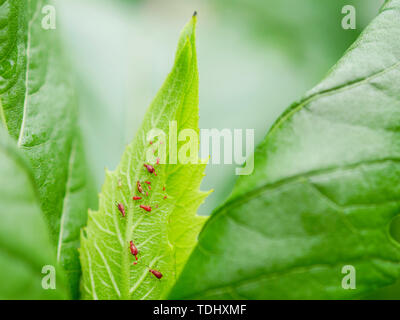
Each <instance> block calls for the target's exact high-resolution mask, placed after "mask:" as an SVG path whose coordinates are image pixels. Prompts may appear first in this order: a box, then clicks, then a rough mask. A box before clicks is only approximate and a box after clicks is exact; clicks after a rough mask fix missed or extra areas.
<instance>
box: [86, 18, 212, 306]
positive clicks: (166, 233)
mask: <svg viewBox="0 0 400 320" xmlns="http://www.w3.org/2000/svg"><path fill="white" fill-rule="evenodd" d="M195 23H196V17H195V16H194V17H193V18H192V20H191V21H190V22H189V23H188V24H187V25H186V27H185V28H184V30H183V32H182V34H181V37H180V40H179V43H178V49H177V53H176V59H175V64H174V67H173V69H172V71H171V73H170V74H169V75H168V77H167V79H166V81H165V83H164V85H163V86H162V88H161V89H160V91H159V92H158V94H157V96H156V98H155V100H154V101H153V103H152V104H151V106H150V108H149V110H148V112H147V113H146V115H145V118H144V121H143V124H142V126H141V128H140V129H139V131H138V133H137V135H136V137H135V139H134V140H133V142H132V144H130V145H129V146H128V147H127V149H126V151H125V152H124V155H123V156H122V160H121V162H120V164H119V165H118V167H117V169H116V170H115V171H114V172H109V171H107V172H106V180H105V183H104V186H103V188H102V191H101V194H100V199H99V210H98V211H97V212H90V213H89V219H88V225H87V227H86V228H85V230H84V231H83V233H82V237H81V245H82V247H81V263H82V268H83V284H82V288H83V289H82V290H83V298H85V299H158V298H161V297H165V295H166V294H167V292H168V291H169V290H170V288H171V286H172V285H173V283H174V282H175V278H176V277H177V275H178V274H179V272H180V270H181V269H182V267H183V265H184V263H185V262H186V259H187V258H188V255H189V254H190V253H191V251H192V249H193V247H194V245H195V243H196V241H197V234H198V232H199V231H200V228H201V227H202V225H203V223H204V221H205V219H206V218H205V217H200V216H196V211H197V208H198V206H199V205H200V204H201V202H203V200H204V199H205V197H206V196H207V194H208V193H205V192H201V191H199V186H200V182H201V179H202V177H203V175H204V173H203V172H204V169H205V164H180V163H177V164H173V163H171V162H170V161H168V160H167V164H162V163H161V164H159V165H157V164H154V167H155V169H156V173H157V175H154V174H150V173H149V172H147V171H146V170H145V169H144V166H143V165H144V163H146V152H147V150H149V149H150V152H151V149H152V148H158V147H159V148H162V147H163V146H165V147H166V150H167V156H168V155H169V154H170V152H169V150H170V148H169V147H170V146H172V145H173V143H170V141H169V140H168V138H167V137H168V136H169V132H170V121H176V128H177V131H180V130H182V129H192V130H194V131H195V132H196V133H198V131H199V129H198V73H197V59H196V49H195ZM155 128H157V129H160V130H162V131H163V132H164V133H165V134H166V136H165V139H164V138H160V137H158V138H157V139H156V140H155V141H152V143H150V141H149V140H147V135H148V133H149V132H150V131H151V130H152V129H155ZM171 130H172V129H171ZM163 139H164V140H163ZM184 143H185V141H180V142H179V143H178V146H177V147H178V150H179V149H180V147H181V146H182V145H183V144H184ZM167 159H168V158H167ZM137 181H140V182H141V185H142V187H143V189H144V191H143V194H141V193H139V192H138V191H137ZM145 181H149V182H151V189H150V188H149V187H148V185H147V184H146V183H145ZM164 187H165V190H164ZM146 192H148V193H149V196H146V194H145V193H146ZM134 195H136V196H141V197H142V198H143V199H142V200H140V201H134V200H132V197H133V196H134ZM164 197H166V198H164ZM117 203H122V204H123V205H124V207H125V210H126V217H122V215H121V213H120V212H119V211H118V209H117V206H116V204H117ZM140 204H142V205H150V206H151V207H152V211H151V212H150V213H146V212H145V211H144V210H143V209H141V208H140V207H139V205H140ZM130 241H134V243H135V245H136V247H137V249H138V251H139V255H138V263H137V264H136V265H134V264H133V262H135V258H134V257H133V255H132V254H131V253H130V250H129V244H130ZM148 268H153V269H156V270H159V271H160V272H162V274H163V277H162V279H161V280H158V279H156V278H155V277H154V276H153V275H152V274H151V273H149V269H148Z"/></svg>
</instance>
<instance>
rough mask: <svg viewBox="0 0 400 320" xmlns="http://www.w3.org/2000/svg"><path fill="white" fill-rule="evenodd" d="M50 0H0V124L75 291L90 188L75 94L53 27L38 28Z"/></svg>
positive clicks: (40, 26) (50, 3) (58, 257)
mask: <svg viewBox="0 0 400 320" xmlns="http://www.w3.org/2000/svg"><path fill="white" fill-rule="evenodd" d="M52 4H53V3H52V2H51V1H47V0H43V1H40V0H31V1H25V0H16V1H14V0H13V1H4V3H3V5H2V6H1V8H0V11H1V27H0V33H1V34H2V39H3V40H2V42H1V44H0V75H1V79H0V95H1V101H2V106H1V107H0V118H1V123H2V124H3V126H4V127H5V128H6V129H7V131H8V133H9V134H10V136H12V137H13V138H14V139H15V140H16V141H17V143H18V146H19V147H20V148H21V149H22V151H23V152H24V153H25V155H26V156H27V158H28V159H29V160H30V162H31V165H32V168H33V172H34V176H35V180H36V185H37V186H38V189H39V196H40V204H41V208H42V211H43V214H44V218H45V221H46V222H47V225H48V229H49V232H50V237H51V240H52V242H53V245H54V249H55V251H56V252H57V259H58V262H60V263H61V264H62V265H63V266H64V268H65V270H66V274H67V276H68V279H69V284H70V287H71V292H72V293H73V297H74V298H77V297H78V293H79V290H78V289H79V278H80V265H79V257H78V251H77V248H78V247H79V230H80V228H81V227H82V226H83V225H84V223H85V221H86V217H87V208H88V207H89V204H90V202H89V200H90V188H89V178H88V176H89V175H88V172H87V168H86V167H85V163H86V161H85V157H84V152H83V147H82V143H81V138H80V136H79V129H78V125H77V122H78V121H77V120H78V115H77V107H76V98H75V96H74V91H73V85H72V82H71V79H70V76H69V74H70V72H69V69H68V66H67V65H66V64H65V62H64V58H63V57H62V54H61V52H62V48H61V47H60V44H59V38H58V37H59V35H58V33H57V30H52V29H50V30H46V29H45V28H43V27H42V20H43V19H45V14H48V11H44V13H45V14H44V13H42V9H43V8H45V6H47V5H52Z"/></svg>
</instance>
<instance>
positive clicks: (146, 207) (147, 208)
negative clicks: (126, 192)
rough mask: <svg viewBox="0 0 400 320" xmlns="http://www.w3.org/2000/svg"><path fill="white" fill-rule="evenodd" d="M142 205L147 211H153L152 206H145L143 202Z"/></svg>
mask: <svg viewBox="0 0 400 320" xmlns="http://www.w3.org/2000/svg"><path fill="white" fill-rule="evenodd" d="M140 207H141V208H142V209H143V210H146V211H147V212H150V211H151V207H150V206H145V205H143V204H141V205H140Z"/></svg>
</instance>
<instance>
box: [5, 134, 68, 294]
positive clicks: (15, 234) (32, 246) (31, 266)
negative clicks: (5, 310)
mask: <svg viewBox="0 0 400 320" xmlns="http://www.w3.org/2000/svg"><path fill="white" fill-rule="evenodd" d="M56 264H57V263H56V257H55V255H54V250H53V248H52V246H51V244H50V239H49V237H48V231H47V228H46V224H45V222H44V220H43V216H42V212H41V210H40V207H39V202H38V198H37V193H36V189H35V186H34V178H33V174H32V171H31V170H30V166H29V163H28V161H27V160H26V159H25V157H23V156H22V154H21V152H20V151H19V150H18V149H17V148H16V147H15V145H14V143H12V141H11V140H9V138H8V137H7V135H6V134H5V132H4V130H3V129H2V128H0V283H1V286H0V299H2V300H3V299H63V298H65V297H66V296H67V295H66V290H65V286H64V283H63V275H62V272H61V270H57V271H56V276H57V277H56V290H52V289H48V290H45V289H43V287H42V279H43V278H44V277H45V276H46V274H47V272H45V273H44V274H42V268H43V267H44V266H46V265H51V266H54V267H55V266H56Z"/></svg>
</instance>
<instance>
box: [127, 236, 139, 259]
mask: <svg viewBox="0 0 400 320" xmlns="http://www.w3.org/2000/svg"><path fill="white" fill-rule="evenodd" d="M129 249H130V250H131V253H132V254H133V255H134V256H135V259H136V260H137V255H138V253H139V251H138V249H137V248H136V246H135V244H134V243H133V241H132V240H131V242H129Z"/></svg>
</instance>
